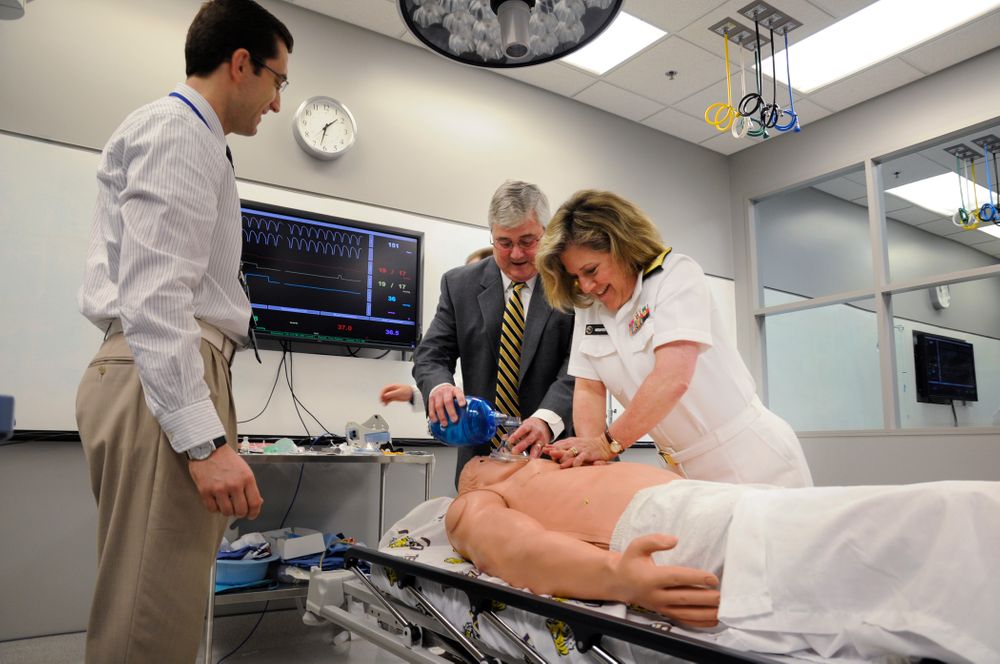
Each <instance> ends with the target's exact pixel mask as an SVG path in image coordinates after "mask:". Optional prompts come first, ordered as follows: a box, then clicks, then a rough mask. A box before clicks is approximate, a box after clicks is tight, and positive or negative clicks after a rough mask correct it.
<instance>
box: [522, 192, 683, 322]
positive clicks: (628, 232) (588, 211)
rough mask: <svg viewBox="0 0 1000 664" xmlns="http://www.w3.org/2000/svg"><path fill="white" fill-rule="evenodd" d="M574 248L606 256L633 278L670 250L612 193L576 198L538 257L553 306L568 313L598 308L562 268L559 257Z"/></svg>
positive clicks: (555, 220) (548, 231)
mask: <svg viewBox="0 0 1000 664" xmlns="http://www.w3.org/2000/svg"><path fill="white" fill-rule="evenodd" d="M571 246H576V247H584V248H587V249H590V250H592V251H600V252H604V253H608V254H610V255H611V260H612V261H613V262H614V263H615V264H616V265H618V266H620V267H622V268H624V269H626V270H628V271H630V272H631V273H632V274H638V273H639V272H641V271H642V270H643V269H644V268H645V267H646V266H647V265H649V263H650V262H652V260H653V259H654V258H656V257H657V256H659V255H660V254H661V253H662V252H663V251H664V250H665V249H666V247H665V246H664V245H663V240H662V239H661V238H660V233H659V231H658V230H657V229H656V226H655V225H654V224H653V222H652V221H651V220H650V219H649V217H647V216H646V214H645V213H644V212H643V211H642V210H640V209H639V208H638V207H636V206H635V205H634V204H632V203H631V202H629V201H627V200H625V199H624V198H622V197H621V196H619V195H618V194H614V193H611V192H610V191H596V190H594V189H586V190H584V191H578V192H576V193H575V194H573V195H572V196H570V198H569V200H567V201H566V202H565V203H563V204H562V206H561V207H560V208H559V209H558V210H557V211H556V214H555V216H554V217H552V220H551V221H550V222H549V224H548V226H547V227H546V228H545V234H544V235H543V236H542V240H541V243H540V244H539V246H538V253H536V254H535V267H536V268H537V269H538V273H539V274H540V275H541V277H542V285H543V287H544V288H545V295H546V296H547V297H548V300H549V303H550V304H551V305H552V306H553V307H555V308H556V309H559V310H560V311H566V312H569V311H572V310H573V307H580V308H583V309H585V308H587V307H589V306H590V305H592V304H593V303H594V299H593V298H592V297H591V296H589V295H585V294H584V293H582V292H581V291H580V289H579V287H578V285H577V281H576V278H575V277H573V276H571V275H570V274H569V273H568V272H566V268H565V267H563V264H562V260H561V256H562V254H563V252H564V251H566V249H567V248H569V247H571Z"/></svg>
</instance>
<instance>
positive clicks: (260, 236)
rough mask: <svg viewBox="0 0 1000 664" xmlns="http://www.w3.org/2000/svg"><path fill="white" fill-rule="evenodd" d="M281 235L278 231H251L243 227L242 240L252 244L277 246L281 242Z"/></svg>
mask: <svg viewBox="0 0 1000 664" xmlns="http://www.w3.org/2000/svg"><path fill="white" fill-rule="evenodd" d="M282 237H283V236H282V235H280V234H278V233H268V232H266V231H251V230H247V229H246V228H244V229H243V240H244V241H245V242H253V243H254V244H263V245H265V246H273V247H277V246H278V244H279V243H280V242H281V239H282Z"/></svg>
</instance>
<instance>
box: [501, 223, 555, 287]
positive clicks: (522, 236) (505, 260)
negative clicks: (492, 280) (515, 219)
mask: <svg viewBox="0 0 1000 664" xmlns="http://www.w3.org/2000/svg"><path fill="white" fill-rule="evenodd" d="M544 231H545V229H544V228H542V225H541V224H540V223H538V222H537V221H535V218H534V216H532V217H530V218H528V219H526V220H525V221H524V223H522V224H521V225H519V226H517V227H516V228H503V227H501V226H493V228H491V229H490V232H491V234H492V235H493V258H494V259H495V260H496V262H497V265H498V266H499V267H500V271H501V272H503V273H504V274H506V275H507V276H508V277H510V278H511V279H512V280H513V281H527V280H528V279H531V278H532V277H534V276H535V275H536V274H537V273H538V271H537V270H536V269H535V253H536V252H537V251H538V239H539V238H540V237H542V233H543V232H544Z"/></svg>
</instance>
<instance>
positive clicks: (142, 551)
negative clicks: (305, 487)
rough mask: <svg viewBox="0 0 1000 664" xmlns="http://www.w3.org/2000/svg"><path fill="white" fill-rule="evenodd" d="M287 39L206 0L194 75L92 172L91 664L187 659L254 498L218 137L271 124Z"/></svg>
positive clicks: (232, 215)
mask: <svg viewBox="0 0 1000 664" xmlns="http://www.w3.org/2000/svg"><path fill="white" fill-rule="evenodd" d="M291 50H292V36H291V34H290V33H289V31H288V29H287V28H286V27H285V26H284V24H282V23H281V22H280V21H279V20H278V19H277V18H275V17H274V16H273V15H271V14H270V13H269V12H267V11H266V10H265V9H263V8H262V7H261V6H260V5H258V4H257V3H255V2H253V1H252V0H211V1H209V2H206V3H204V4H203V5H202V7H201V9H200V11H199V12H198V14H197V15H196V16H195V18H194V21H193V22H192V24H191V26H190V28H189V30H188V35H187V40H186V43H185V48H184V52H185V59H186V70H187V71H186V74H187V80H186V82H185V83H183V84H180V85H178V86H177V87H176V88H175V89H174V91H173V92H171V93H170V94H169V95H167V96H164V97H163V98H161V99H159V100H157V101H154V102H152V103H150V104H148V105H146V106H144V107H142V108H140V109H138V110H137V111H135V112H133V113H132V114H131V115H129V116H128V117H127V118H126V119H125V120H124V122H122V124H121V125H120V126H119V127H118V129H117V130H116V131H115V132H114V134H113V135H112V136H111V138H110V139H109V141H108V143H107V145H106V146H105V148H104V151H103V153H102V155H101V161H100V166H99V167H98V172H97V179H98V198H97V204H96V208H95V212H94V218H93V227H92V231H91V237H90V244H89V248H88V255H87V263H86V269H85V274H84V281H83V285H82V287H81V289H80V293H79V306H80V311H81V312H82V313H83V315H84V316H86V317H87V318H88V319H89V320H90V321H92V322H93V323H94V324H95V325H97V326H98V327H99V328H100V329H101V331H102V332H104V334H105V341H104V343H103V344H102V346H101V348H100V350H99V351H98V353H97V355H96V356H95V358H94V360H93V361H92V362H91V364H90V366H89V367H87V369H86V372H85V373H84V377H83V379H82V381H81V383H80V387H79V390H78V392H77V424H78V427H79V430H80V438H81V440H82V441H83V449H84V453H85V455H86V458H87V462H88V465H89V467H90V475H91V484H92V488H93V491H94V496H95V497H96V499H97V507H98V575H97V585H96V588H95V592H94V600H93V604H92V607H91V614H90V624H89V627H88V632H87V661H88V662H100V663H102V664H105V663H109V662H143V663H148V662H191V661H193V660H194V658H195V657H196V655H197V652H198V646H199V643H200V637H201V624H202V620H203V616H204V611H205V601H206V599H207V597H208V592H209V588H208V581H209V573H210V571H211V565H212V564H213V561H214V557H215V552H216V550H217V548H218V545H219V541H220V539H221V536H222V532H223V530H224V528H225V522H226V517H234V516H235V517H249V518H251V519H252V518H256V517H257V515H258V514H259V512H260V508H261V504H262V502H263V501H262V499H261V496H260V493H259V491H258V489H257V484H256V481H255V480H254V476H253V473H252V472H251V471H250V468H249V467H248V466H247V464H246V462H245V461H243V460H242V459H241V458H240V457H239V456H238V454H237V453H236V451H235V444H236V413H235V408H234V405H233V398H232V389H231V375H230V370H229V364H230V363H231V361H232V356H233V353H234V351H235V350H236V349H237V348H238V347H242V346H244V345H245V344H246V341H247V330H248V326H247V324H248V321H249V316H250V304H249V301H248V300H247V296H246V294H245V293H244V291H243V290H242V288H241V286H240V284H239V280H238V275H239V265H240V252H241V247H242V231H241V223H240V210H239V195H238V193H237V190H236V180H235V175H234V169H233V166H232V159H231V156H230V153H229V148H228V147H227V145H226V134H229V133H236V134H239V135H242V136H253V135H254V134H256V133H257V126H258V124H259V123H260V121H261V118H262V117H263V116H264V115H265V114H266V113H267V112H268V111H274V112H278V111H279V109H280V107H281V91H282V90H283V89H284V87H285V86H286V85H287V80H288V79H287V73H288V55H289V53H290V52H291Z"/></svg>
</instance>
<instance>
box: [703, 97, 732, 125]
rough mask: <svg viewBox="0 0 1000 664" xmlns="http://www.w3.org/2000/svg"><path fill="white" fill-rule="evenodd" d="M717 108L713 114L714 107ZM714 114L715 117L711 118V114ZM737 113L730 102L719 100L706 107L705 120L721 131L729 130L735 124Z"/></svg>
mask: <svg viewBox="0 0 1000 664" xmlns="http://www.w3.org/2000/svg"><path fill="white" fill-rule="evenodd" d="M713 108H714V109H715V113H714V114H712V109H713ZM710 114H711V115H713V118H714V119H709V115H710ZM736 116H737V113H736V111H735V109H733V107H732V106H730V105H729V104H727V103H725V102H722V101H717V102H715V103H714V104H712V105H710V106H709V107H708V108H706V109H705V122H707V123H708V124H710V125H712V126H713V127H715V128H716V129H718V130H719V131H727V130H728V129H729V128H730V127H731V126H732V125H733V119H735V118H736Z"/></svg>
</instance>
